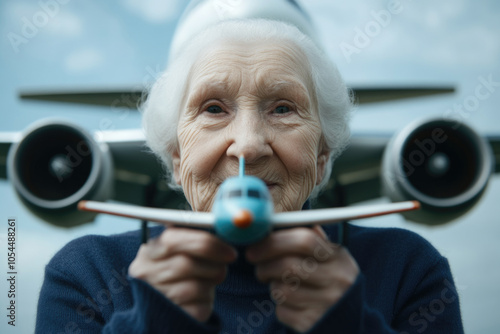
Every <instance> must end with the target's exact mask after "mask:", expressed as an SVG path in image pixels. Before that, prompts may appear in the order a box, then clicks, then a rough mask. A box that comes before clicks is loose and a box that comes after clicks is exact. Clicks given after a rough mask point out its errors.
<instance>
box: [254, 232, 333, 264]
mask: <svg viewBox="0 0 500 334" xmlns="http://www.w3.org/2000/svg"><path fill="white" fill-rule="evenodd" d="M321 247H323V248H332V247H333V246H332V244H331V243H330V242H329V241H327V240H325V239H324V237H323V236H322V235H321V232H320V230H318V229H314V228H313V229H311V228H305V227H297V228H290V229H284V230H279V231H275V232H273V233H271V234H270V235H269V236H268V237H267V238H266V239H264V240H263V241H261V242H259V243H257V244H255V245H252V246H250V247H248V249H247V252H246V256H247V259H248V260H249V261H250V262H253V263H257V262H262V261H269V260H271V259H274V258H279V257H282V256H284V255H291V254H294V255H302V256H314V253H315V251H317V250H318V249H319V248H321ZM328 252H329V253H332V251H331V250H328Z"/></svg>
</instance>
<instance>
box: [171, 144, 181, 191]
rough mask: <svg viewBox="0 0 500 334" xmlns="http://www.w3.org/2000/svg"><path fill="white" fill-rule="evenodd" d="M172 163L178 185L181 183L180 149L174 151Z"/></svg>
mask: <svg viewBox="0 0 500 334" xmlns="http://www.w3.org/2000/svg"><path fill="white" fill-rule="evenodd" d="M172 165H173V169H174V170H173V173H174V181H175V183H176V184H177V185H179V186H180V185H181V171H180V168H181V156H180V153H179V149H176V150H175V151H174V153H172Z"/></svg>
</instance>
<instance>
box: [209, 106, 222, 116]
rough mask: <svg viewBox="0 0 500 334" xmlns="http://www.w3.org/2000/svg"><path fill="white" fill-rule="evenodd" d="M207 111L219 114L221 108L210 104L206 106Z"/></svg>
mask: <svg viewBox="0 0 500 334" xmlns="http://www.w3.org/2000/svg"><path fill="white" fill-rule="evenodd" d="M207 111H208V112H209V113H211V114H220V113H221V112H222V111H223V110H222V108H221V107H219V106H217V105H212V106H209V107H208V108H207Z"/></svg>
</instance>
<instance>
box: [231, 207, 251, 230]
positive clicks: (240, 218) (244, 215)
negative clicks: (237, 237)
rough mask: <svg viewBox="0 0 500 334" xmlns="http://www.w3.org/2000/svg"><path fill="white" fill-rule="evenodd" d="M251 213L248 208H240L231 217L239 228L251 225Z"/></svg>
mask: <svg viewBox="0 0 500 334" xmlns="http://www.w3.org/2000/svg"><path fill="white" fill-rule="evenodd" d="M252 221H253V215H252V213H251V212H250V211H248V210H240V211H239V212H238V213H237V214H236V215H234V217H233V224H234V225H235V226H236V227H239V228H247V227H249V226H250V225H252Z"/></svg>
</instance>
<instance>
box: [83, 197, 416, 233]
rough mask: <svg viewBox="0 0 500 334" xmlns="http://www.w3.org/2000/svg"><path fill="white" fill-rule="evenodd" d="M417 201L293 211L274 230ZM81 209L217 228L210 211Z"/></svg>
mask: <svg viewBox="0 0 500 334" xmlns="http://www.w3.org/2000/svg"><path fill="white" fill-rule="evenodd" d="M419 207H420V204H419V203H418V202H416V201H407V202H399V203H388V204H377V205H369V206H355V207H346V208H335V209H320V210H309V211H293V212H283V213H277V214H274V215H273V216H272V217H271V224H272V227H293V226H307V225H313V224H333V223H337V222H340V221H344V220H353V219H361V218H369V217H375V216H381V215H388V214H392V213H398V212H404V211H409V210H416V209H418V208H419ZM78 208H79V209H80V210H84V211H92V212H97V213H106V214H111V215H115V216H122V217H128V218H137V219H141V220H149V221H154V222H158V223H162V224H174V225H179V226H190V227H203V228H215V216H214V215H213V214H212V213H207V212H193V211H182V210H170V209H157V208H147V207H141V206H135V205H128V204H115V203H105V202H96V201H81V202H80V203H79V204H78Z"/></svg>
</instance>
